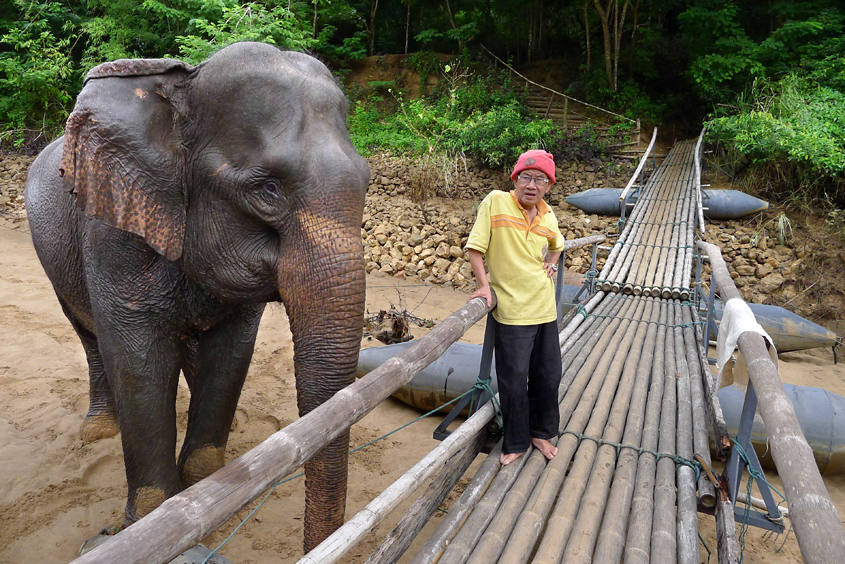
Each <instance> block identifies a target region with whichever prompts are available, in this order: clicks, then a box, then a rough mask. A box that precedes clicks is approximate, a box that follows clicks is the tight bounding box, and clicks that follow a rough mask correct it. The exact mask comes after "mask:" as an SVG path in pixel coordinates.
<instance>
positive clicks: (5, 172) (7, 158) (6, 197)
mask: <svg viewBox="0 0 845 564" xmlns="http://www.w3.org/2000/svg"><path fill="white" fill-rule="evenodd" d="M34 160H35V157H28V156H24V155H14V154H6V155H0V210H3V211H7V212H17V211H21V210H23V191H24V186H25V185H26V175H27V172H28V171H29V166H30V165H31V164H32V161H34Z"/></svg>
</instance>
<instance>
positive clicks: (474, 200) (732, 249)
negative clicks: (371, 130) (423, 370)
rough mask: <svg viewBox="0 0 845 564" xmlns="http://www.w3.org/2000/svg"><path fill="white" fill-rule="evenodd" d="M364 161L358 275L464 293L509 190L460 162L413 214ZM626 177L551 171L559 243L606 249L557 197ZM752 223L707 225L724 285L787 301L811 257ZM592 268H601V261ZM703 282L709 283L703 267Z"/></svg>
mask: <svg viewBox="0 0 845 564" xmlns="http://www.w3.org/2000/svg"><path fill="white" fill-rule="evenodd" d="M33 160H34V157H30V156H23V155H16V154H0V216H2V217H5V218H6V219H11V220H12V221H13V222H15V226H17V225H18V223H17V222H20V221H22V220H23V218H24V217H25V211H24V202H23V193H24V186H25V183H26V175H27V172H28V169H29V166H30V165H31V164H32V161H33ZM368 161H369V163H370V168H371V171H372V174H371V176H372V179H371V182H370V185H369V188H368V191H367V202H366V206H365V212H364V219H363V222H362V228H361V236H362V237H363V239H364V260H365V264H366V268H367V272H374V271H378V272H381V273H383V274H384V275H388V276H394V277H397V278H408V279H414V280H420V281H421V282H426V283H431V284H450V285H455V286H457V287H459V288H463V289H465V290H467V291H471V290H473V289H474V288H475V282H474V279H473V275H472V269H471V267H470V264H469V261H468V260H467V258H466V257H465V256H464V251H463V248H464V245H465V244H466V240H467V237H468V236H469V232H470V229H471V228H472V225H473V222H474V221H475V209H476V206H477V205H478V203H479V202H480V201H481V199H482V198H483V197H484V196H485V195H486V194H487V193H488V192H489V191H490V190H492V189H502V190H510V189H511V188H512V187H513V185H512V183H511V181H510V178H509V177H508V175H507V173H505V172H501V171H498V172H497V171H490V170H487V169H484V168H482V167H480V166H478V165H475V164H473V163H469V162H468V163H466V164H465V165H464V164H463V163H461V164H459V166H458V167H456V172H454V174H452V178H451V181H450V185H449V187H448V194H450V195H449V196H446V195H445V194H446V193H447V188H445V187H444V186H442V185H440V186H435V190H434V191H435V194H437V195H436V196H435V197H433V198H431V199H430V200H429V201H428V202H427V203H426V205H425V206H421V205H419V204H414V203H413V202H412V201H411V199H410V197H409V193H408V191H409V189H410V188H409V187H410V184H411V176H412V174H414V173H415V165H414V164H413V163H411V162H409V160H408V159H405V158H396V157H391V156H389V155H379V156H374V157H371V158H369V159H368ZM632 168H633V167H630V166H627V165H625V166H622V167H613V166H611V167H607V168H605V169H602V168H600V167H596V166H593V165H589V164H586V163H562V164H560V163H559V165H558V168H557V172H556V176H557V182H556V184H555V185H554V186H553V187H552V189H551V190H550V192H549V194H548V195H547V197H546V201H547V202H548V203H549V204H550V205H551V206H552V208H553V209H554V211H555V214H556V215H557V217H558V224H559V226H560V229H561V232H562V233H563V235H564V237H565V238H566V239H574V238H578V237H585V236H587V235H591V234H594V233H607V234H608V235H609V236H610V239H609V240H608V242H607V243H606V244H607V245H608V246H609V245H610V244H612V242H613V240H614V238H613V235H615V234H616V233H618V228H617V226H616V224H617V221H618V219H617V218H615V217H604V216H597V215H587V214H585V213H584V212H582V211H581V210H578V209H575V208H573V207H571V206H569V205H568V204H566V203H565V201H564V198H565V197H566V196H567V195H569V194H572V193H575V192H578V191H580V190H585V189H587V188H592V187H602V186H605V187H621V186H624V185H625V183H626V182H627V180H628V178H629V175H630V174H631V172H632V171H631V170H630V169H632ZM756 224H757V222H753V223H752V222H749V221H748V220H747V219H743V220H737V221H726V222H719V223H713V224H708V225H707V227H706V237H705V238H706V239H707V240H708V241H709V242H711V243H715V244H717V245H719V246H720V247H721V248H722V252H723V256H724V258H725V261H726V262H727V264H728V268H729V270H730V272H731V276H732V277H733V279H734V282H735V283H736V285H737V287H738V288H739V289H740V292H742V293H743V296H744V297H745V299H746V300H747V301H751V302H755V303H773V302H772V300H771V299H770V296H771V293H772V292H775V291H777V292H778V294H779V300H778V301H779V302H783V301H786V300H792V299H793V298H795V297H796V296H798V294H799V293H800V292H801V291H802V289H803V286H802V285H801V283H800V280H801V279H802V277H803V276H806V275H807V272H806V271H807V269H808V268H810V267H809V266H808V265H807V264H806V262H808V261H807V259H809V257H808V254H809V253H811V252H812V250H807V249H797V250H796V249H793V248H791V247H790V246H781V245H779V244H778V241H777V238H776V237H775V236H774V234H773V233H772V232H771V230H765V229H764V230H761V229H759V228H758V227H756V226H755V225H756ZM591 253H592V249H591V248H590V247H587V248H584V249H575V250H572V251H570V252H568V253H567V255H566V266H567V268H568V270H570V271H572V272H576V273H580V274H584V273H586V272H587V271H588V270H590V269H591V260H592V257H591ZM599 260H600V264H602V261H603V259H602V257H601V256H600V259H599ZM704 278H705V280H709V269H708V268H707V267H705V275H704ZM796 305H797V304H796ZM821 305H822V306H824V304H821ZM830 307H831V308H833V307H834V304H833V303H831V304H830ZM796 311H801V308H797V309H796ZM808 313H811V312H804V313H803V314H805V315H806V314H808Z"/></svg>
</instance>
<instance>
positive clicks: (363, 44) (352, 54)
mask: <svg viewBox="0 0 845 564" xmlns="http://www.w3.org/2000/svg"><path fill="white" fill-rule="evenodd" d="M336 32H337V28H336V27H335V26H333V25H326V26H324V27H323V29H321V30H320V32H319V33H318V34H317V43H316V45H315V47H316V49H317V50H318V51H319V52H320V53H322V54H324V55H326V56H328V57H330V58H332V59H335V60H351V61H357V60H359V59H363V58H364V57H366V56H367V33H366V32H364V31H356V32H355V34H354V35H353V36H352V37H344V38H343V40H342V42H341V44H340V45H335V44H333V43H332V42H331V40H332V39H333V38H334V35H335V33H336Z"/></svg>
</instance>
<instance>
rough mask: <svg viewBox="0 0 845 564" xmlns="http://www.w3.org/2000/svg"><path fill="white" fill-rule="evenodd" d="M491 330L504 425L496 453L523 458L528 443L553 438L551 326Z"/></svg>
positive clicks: (555, 370) (554, 350) (556, 374)
mask: <svg viewBox="0 0 845 564" xmlns="http://www.w3.org/2000/svg"><path fill="white" fill-rule="evenodd" d="M490 321H492V322H493V323H495V324H496V339H495V341H494V343H495V355H496V381H497V383H498V387H499V402H500V404H501V407H502V417H503V419H504V426H505V428H504V432H505V434H504V439H503V441H502V452H504V453H505V454H511V453H518V452H526V451H527V450H528V448H529V447H530V446H531V438H532V437H533V438H535V439H551V438H553V437H556V436H557V435H558V427H559V426H560V407H559V405H558V401H557V396H558V388H559V387H560V378H561V371H562V367H561V361H560V344H559V342H558V332H557V322H555V321H550V322H549V323H543V324H541V325H505V324H503V323H499V322H498V321H496V320H495V319H493V318H492V316H491V317H490Z"/></svg>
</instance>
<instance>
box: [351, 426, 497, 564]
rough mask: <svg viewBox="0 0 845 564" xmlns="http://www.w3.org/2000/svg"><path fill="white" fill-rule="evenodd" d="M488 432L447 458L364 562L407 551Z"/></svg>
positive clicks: (382, 563) (377, 563) (381, 563)
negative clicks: (420, 493)
mask: <svg viewBox="0 0 845 564" xmlns="http://www.w3.org/2000/svg"><path fill="white" fill-rule="evenodd" d="M488 436H489V433H488V432H487V430H486V429H485V430H484V432H481V433H478V434H476V435H475V439H473V440H471V441H469V442H467V443H466V444H465V445H464V446H463V447H462V448H461V449H460V450H459V451H458V452H456V453H455V454H454V455H453V456H452V457H450V458H449V459H447V460H446V461H445V462H444V464H443V469H442V470H441V471H440V472H439V473H438V474H437V477H436V478H435V479H434V480H432V481H431V483H430V484H429V485H428V487H427V488H426V490H425V491H424V492H423V493H422V495H420V497H419V498H418V499H417V500H416V501H415V502H414V504H413V505H412V506H411V508H410V509H409V510H408V512H407V513H405V515H404V516H403V517H402V519H400V520H399V523H397V524H396V527H394V528H393V530H392V531H390V533H388V535H387V537H385V539H384V540H383V541H382V542H381V544H380V545H379V547H378V548H377V549H376V550H375V551H374V552H373V553H372V554H370V557H369V558H367V561H366V563H365V564H394V563H395V562H396V561H397V560H399V558H400V557H401V556H402V555H403V554H404V553H405V551H406V550H407V549H408V547H409V546H410V545H411V542H413V540H414V539H415V538H416V537H417V535H418V534H419V532H420V531H421V530H422V528H423V527H424V526H425V524H426V523H427V522H428V520H429V519H430V518H431V515H432V514H433V513H434V512H435V511H436V510H437V508H438V507H439V506H440V504H441V503H443V500H444V499H446V496H447V495H449V492H450V491H452V488H454V487H455V484H456V483H457V482H458V480H459V479H460V477H461V476H463V474H464V472H466V469H467V468H469V465H470V464H472V461H473V460H475V457H476V456H477V455H478V453H479V452H481V447H483V446H484V443H485V442H486V441H487V438H488Z"/></svg>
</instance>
